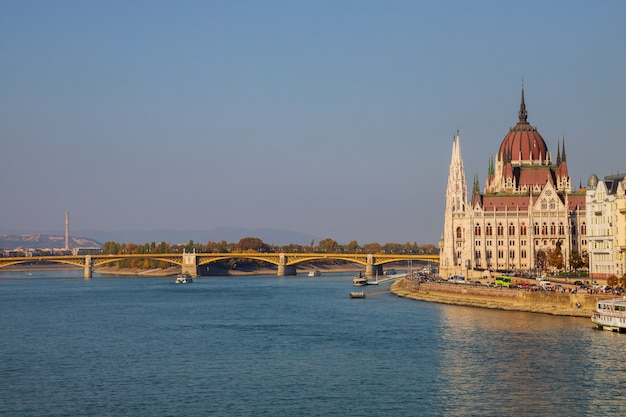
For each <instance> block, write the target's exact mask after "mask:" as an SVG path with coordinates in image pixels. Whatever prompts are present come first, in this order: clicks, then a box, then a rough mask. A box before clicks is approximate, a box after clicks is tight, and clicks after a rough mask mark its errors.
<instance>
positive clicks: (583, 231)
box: [580, 222, 587, 235]
mask: <svg viewBox="0 0 626 417" xmlns="http://www.w3.org/2000/svg"><path fill="white" fill-rule="evenodd" d="M580 234H581V235H586V234H587V225H586V224H585V222H583V223H582V224H581V225H580Z"/></svg>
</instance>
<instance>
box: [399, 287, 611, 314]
mask: <svg viewBox="0 0 626 417" xmlns="http://www.w3.org/2000/svg"><path fill="white" fill-rule="evenodd" d="M390 291H391V292H392V293H393V294H395V295H397V296H398V297H404V298H410V299H413V300H419V301H428V302H434V303H442V304H451V305H459V306H467V307H480V308H491V309H497V310H509V311H524V312H529V313H543V314H553V315H559V316H575V317H591V315H592V313H593V311H594V309H595V304H596V300H598V299H611V298H615V296H614V295H611V294H587V293H582V292H581V293H578V294H570V293H554V292H544V291H537V292H530V291H526V290H518V289H508V288H494V287H482V286H471V285H463V284H448V283H436V282H428V283H418V282H413V281H409V280H406V279H401V280H398V281H396V282H394V283H393V284H391V286H390Z"/></svg>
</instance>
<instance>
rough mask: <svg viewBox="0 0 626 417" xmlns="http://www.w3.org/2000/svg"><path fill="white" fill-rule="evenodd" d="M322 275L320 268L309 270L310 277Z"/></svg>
mask: <svg viewBox="0 0 626 417" xmlns="http://www.w3.org/2000/svg"><path fill="white" fill-rule="evenodd" d="M320 275H322V273H321V272H320V271H319V269H314V270H312V271H309V274H308V276H309V277H319V276H320Z"/></svg>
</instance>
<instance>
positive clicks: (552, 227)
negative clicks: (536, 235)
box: [550, 222, 556, 235]
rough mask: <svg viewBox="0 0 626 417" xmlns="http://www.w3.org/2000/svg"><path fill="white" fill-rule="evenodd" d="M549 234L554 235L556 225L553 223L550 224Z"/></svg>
mask: <svg viewBox="0 0 626 417" xmlns="http://www.w3.org/2000/svg"><path fill="white" fill-rule="evenodd" d="M550 234H551V235H556V224H554V222H552V223H550Z"/></svg>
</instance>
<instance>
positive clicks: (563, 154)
mask: <svg viewBox="0 0 626 417" xmlns="http://www.w3.org/2000/svg"><path fill="white" fill-rule="evenodd" d="M561 159H562V160H563V162H567V158H565V136H563V153H562V155H561Z"/></svg>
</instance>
